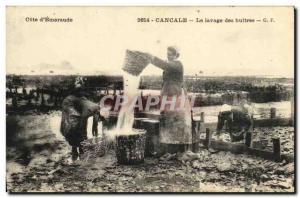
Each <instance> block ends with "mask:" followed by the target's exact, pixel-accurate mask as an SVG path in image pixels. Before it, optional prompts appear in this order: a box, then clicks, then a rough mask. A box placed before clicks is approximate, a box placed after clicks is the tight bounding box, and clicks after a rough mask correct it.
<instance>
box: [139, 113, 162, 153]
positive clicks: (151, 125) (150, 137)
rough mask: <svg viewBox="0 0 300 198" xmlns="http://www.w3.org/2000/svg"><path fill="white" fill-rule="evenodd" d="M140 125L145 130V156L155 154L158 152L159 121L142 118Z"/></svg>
mask: <svg viewBox="0 0 300 198" xmlns="http://www.w3.org/2000/svg"><path fill="white" fill-rule="evenodd" d="M142 126H143V127H144V129H145V130H146V145H145V156H146V157H153V156H156V155H157V154H158V153H159V121H158V120H152V119H146V120H142Z"/></svg>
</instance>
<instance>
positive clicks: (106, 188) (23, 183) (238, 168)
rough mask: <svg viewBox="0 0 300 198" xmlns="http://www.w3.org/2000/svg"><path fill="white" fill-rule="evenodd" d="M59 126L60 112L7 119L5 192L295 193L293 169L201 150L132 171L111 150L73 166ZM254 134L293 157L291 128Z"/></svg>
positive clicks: (149, 160) (87, 156) (88, 156)
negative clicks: (271, 138)
mask: <svg viewBox="0 0 300 198" xmlns="http://www.w3.org/2000/svg"><path fill="white" fill-rule="evenodd" d="M59 121H60V112H52V113H49V114H42V115H26V116H13V117H12V116H8V117H7V167H6V169H7V176H6V181H7V191H8V192H293V191H294V163H289V164H287V163H285V162H282V163H275V162H272V161H267V160H263V159H260V158H254V157H251V156H247V155H233V154H231V153H229V152H217V153H211V152H209V151H207V150H206V149H204V148H203V149H201V151H200V152H199V153H197V154H191V153H186V154H185V155H180V156H169V158H170V159H166V158H165V159H156V158H147V159H145V162H144V163H143V164H140V165H135V166H125V165H118V164H117V162H116V158H115V153H114V151H113V150H109V151H108V152H107V153H106V155H105V156H103V157H98V156H97V154H95V153H90V154H89V153H88V154H85V155H83V156H81V158H80V159H78V160H76V161H72V160H71V156H70V154H69V151H70V147H69V146H68V144H67V143H66V142H65V141H64V139H63V137H62V136H60V134H59V125H57V123H59ZM260 132H261V133H260ZM256 133H258V134H260V135H262V136H266V135H263V134H268V135H270V134H273V133H276V134H277V135H278V134H279V135H280V136H281V137H283V139H284V141H283V143H282V145H283V151H285V152H288V153H293V141H294V140H293V133H294V129H293V128H292V127H276V128H257V129H256ZM225 139H226V137H225V136H224V141H225ZM257 139H259V137H258V135H257ZM266 147H267V146H266Z"/></svg>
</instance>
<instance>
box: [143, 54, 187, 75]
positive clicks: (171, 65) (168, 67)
mask: <svg viewBox="0 0 300 198" xmlns="http://www.w3.org/2000/svg"><path fill="white" fill-rule="evenodd" d="M148 57H149V59H150V62H151V63H152V64H153V65H155V66H156V67H158V68H160V69H162V70H164V71H179V72H180V71H182V65H181V63H180V62H179V61H171V62H167V61H164V60H162V59H160V58H158V57H156V56H152V55H151V54H148Z"/></svg>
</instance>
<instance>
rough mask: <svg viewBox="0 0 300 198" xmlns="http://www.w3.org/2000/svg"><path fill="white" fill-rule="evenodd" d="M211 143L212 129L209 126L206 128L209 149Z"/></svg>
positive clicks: (206, 141)
mask: <svg viewBox="0 0 300 198" xmlns="http://www.w3.org/2000/svg"><path fill="white" fill-rule="evenodd" d="M210 143H211V131H210V129H209V128H206V137H205V144H206V145H205V146H206V148H207V149H208V148H209V147H210Z"/></svg>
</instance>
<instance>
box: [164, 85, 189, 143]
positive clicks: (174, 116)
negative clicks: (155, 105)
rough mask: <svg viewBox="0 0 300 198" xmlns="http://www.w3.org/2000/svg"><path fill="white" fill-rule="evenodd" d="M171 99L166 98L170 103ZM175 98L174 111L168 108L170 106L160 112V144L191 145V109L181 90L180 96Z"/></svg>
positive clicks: (170, 97) (183, 91) (184, 93)
mask: <svg viewBox="0 0 300 198" xmlns="http://www.w3.org/2000/svg"><path fill="white" fill-rule="evenodd" d="M172 97H173V96H167V100H168V101H171V100H172ZM176 97H177V98H176V103H175V108H174V110H172V109H170V108H169V107H170V105H166V108H165V109H164V110H163V111H161V114H160V134H159V136H160V143H164V144H192V129H191V128H192V126H191V125H192V120H191V119H192V118H191V107H190V103H189V100H188V96H187V93H186V91H185V90H184V89H183V88H182V91H181V95H177V96H176ZM183 98H184V99H183ZM183 101H184V102H183ZM182 107H183V108H182Z"/></svg>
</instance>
